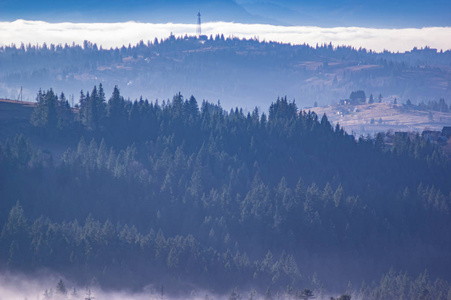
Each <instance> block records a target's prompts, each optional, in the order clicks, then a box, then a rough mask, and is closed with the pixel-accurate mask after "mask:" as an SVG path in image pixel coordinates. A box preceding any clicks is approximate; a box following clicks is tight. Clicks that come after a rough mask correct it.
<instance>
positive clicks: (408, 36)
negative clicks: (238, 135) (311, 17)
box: [0, 20, 451, 52]
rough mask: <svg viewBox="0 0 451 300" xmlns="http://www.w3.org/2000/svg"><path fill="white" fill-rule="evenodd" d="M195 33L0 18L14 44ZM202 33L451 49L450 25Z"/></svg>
mask: <svg viewBox="0 0 451 300" xmlns="http://www.w3.org/2000/svg"><path fill="white" fill-rule="evenodd" d="M171 33H172V34H174V35H175V36H184V35H194V34H195V33H196V25H195V24H182V23H165V24H163V23H159V24H154V23H141V22H134V21H130V22H118V23H71V22H64V23H50V22H45V21H27V20H16V21H12V22H0V46H5V45H11V44H15V45H16V46H19V45H20V44H21V43H24V44H28V43H30V44H33V45H35V44H39V45H42V44H43V43H47V44H62V45H64V44H66V43H67V44H69V45H71V44H72V43H76V44H82V43H83V41H84V40H88V41H91V42H93V43H96V44H97V45H98V46H102V47H103V48H111V47H113V48H115V47H121V46H122V45H128V44H129V43H130V44H132V45H134V44H137V43H138V42H139V41H141V40H143V41H145V42H147V41H149V40H150V41H153V40H154V39H155V38H159V39H161V38H167V37H168V36H169V35H170V34H171ZM202 34H205V35H213V36H215V35H216V34H224V36H226V37H229V36H234V37H239V38H255V37H256V38H258V39H259V40H266V41H277V42H283V43H292V44H304V43H306V44H309V45H311V46H315V45H316V44H317V43H318V44H323V43H326V44H329V43H332V44H333V45H334V46H341V45H349V46H353V47H355V48H360V47H363V48H366V49H368V50H370V49H371V50H373V51H377V52H381V51H384V50H388V51H393V52H397V51H399V52H404V51H410V50H412V49H413V48H414V47H417V48H423V47H425V46H428V47H431V48H436V49H438V50H439V51H440V50H444V51H446V50H449V49H451V38H450V37H451V27H426V28H401V29H384V28H382V29H378V28H366V27H317V26H281V25H269V24H242V23H233V22H208V23H204V24H202Z"/></svg>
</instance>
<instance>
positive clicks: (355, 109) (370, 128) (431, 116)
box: [311, 103, 451, 136]
mask: <svg viewBox="0 0 451 300" xmlns="http://www.w3.org/2000/svg"><path fill="white" fill-rule="evenodd" d="M311 110H312V111H314V112H315V113H316V114H318V115H319V116H320V117H321V116H322V115H323V114H324V113H325V114H326V115H327V117H328V119H329V121H331V122H332V123H334V124H336V123H337V122H338V123H339V124H340V126H342V127H344V129H345V130H346V131H347V132H348V133H354V134H355V135H356V136H360V135H367V134H370V135H374V134H375V133H377V132H386V131H389V130H391V131H410V132H414V131H417V132H420V133H421V132H422V131H423V130H442V128H443V126H451V113H443V112H438V111H431V112H429V111H419V110H407V109H405V108H403V106H402V105H399V104H391V103H373V104H363V105H333V106H326V107H314V108H311Z"/></svg>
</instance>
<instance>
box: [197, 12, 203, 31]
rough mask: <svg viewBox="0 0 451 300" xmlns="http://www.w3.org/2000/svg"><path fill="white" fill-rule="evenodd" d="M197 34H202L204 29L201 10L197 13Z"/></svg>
mask: <svg viewBox="0 0 451 300" xmlns="http://www.w3.org/2000/svg"><path fill="white" fill-rule="evenodd" d="M196 32H197V35H198V36H201V35H202V29H201V22H200V11H199V12H198V13H197V30H196Z"/></svg>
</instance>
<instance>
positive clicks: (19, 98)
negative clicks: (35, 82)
mask: <svg viewBox="0 0 451 300" xmlns="http://www.w3.org/2000/svg"><path fill="white" fill-rule="evenodd" d="M22 97H23V95H22V87H20V93H19V96H18V97H17V100H19V101H21V102H22V101H23V99H22Z"/></svg>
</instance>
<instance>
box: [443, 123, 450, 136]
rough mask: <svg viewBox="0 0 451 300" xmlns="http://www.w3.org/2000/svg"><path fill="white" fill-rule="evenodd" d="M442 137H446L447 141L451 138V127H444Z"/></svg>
mask: <svg viewBox="0 0 451 300" xmlns="http://www.w3.org/2000/svg"><path fill="white" fill-rule="evenodd" d="M442 136H444V137H446V138H447V139H449V138H451V126H445V127H443V129H442Z"/></svg>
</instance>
